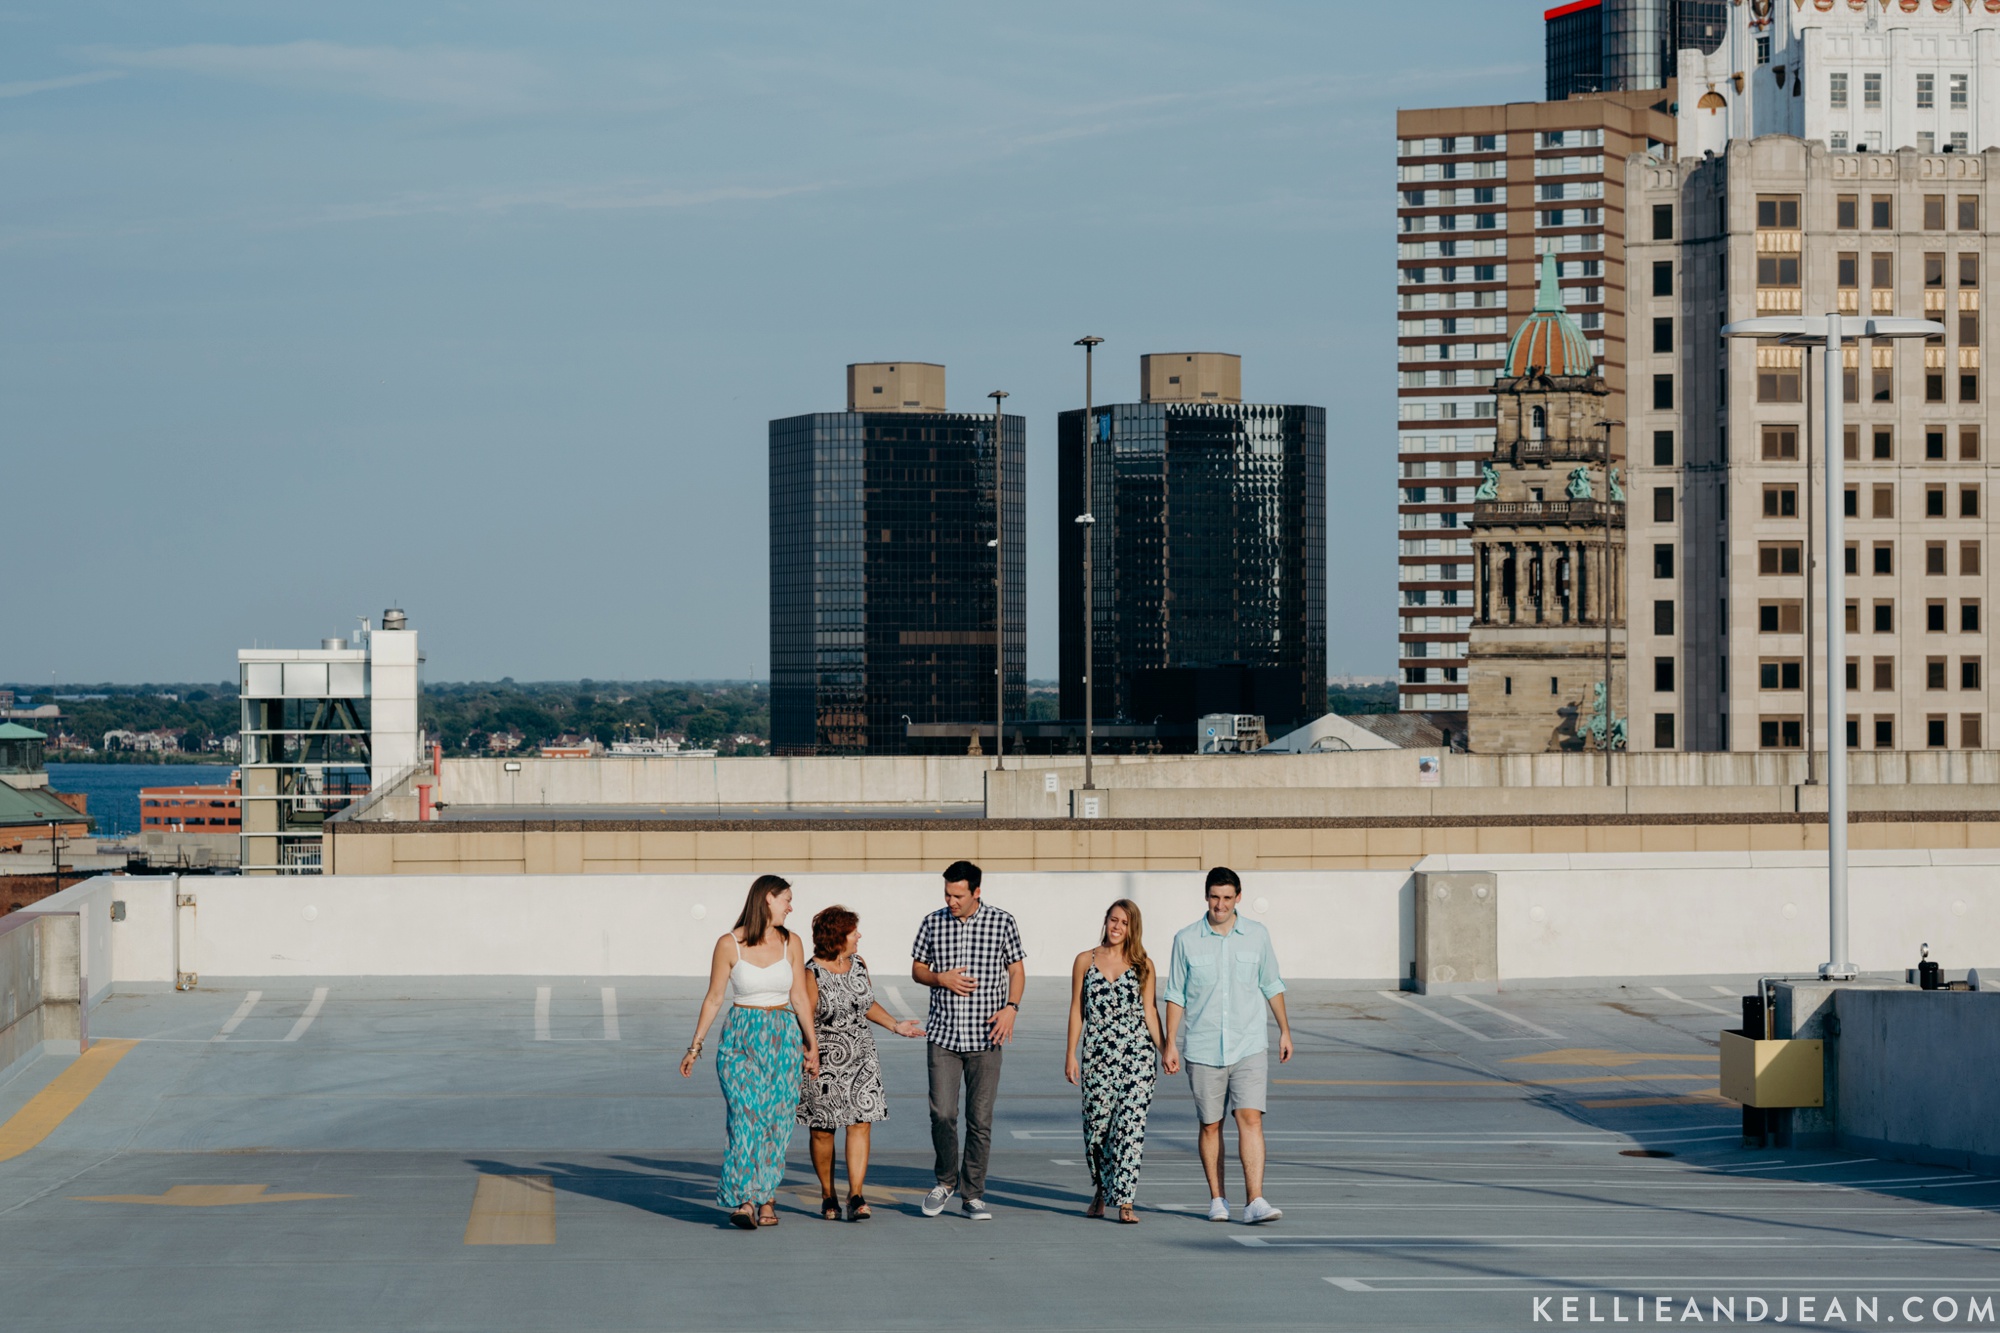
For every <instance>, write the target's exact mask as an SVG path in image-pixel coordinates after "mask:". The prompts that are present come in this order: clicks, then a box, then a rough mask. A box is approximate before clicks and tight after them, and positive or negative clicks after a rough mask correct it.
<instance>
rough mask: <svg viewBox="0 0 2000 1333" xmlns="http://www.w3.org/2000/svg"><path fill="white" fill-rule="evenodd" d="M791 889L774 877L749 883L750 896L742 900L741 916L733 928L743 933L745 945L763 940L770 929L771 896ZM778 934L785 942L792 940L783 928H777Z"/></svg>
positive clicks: (757, 879) (787, 882)
mask: <svg viewBox="0 0 2000 1333" xmlns="http://www.w3.org/2000/svg"><path fill="white" fill-rule="evenodd" d="M791 887H792V886H791V882H790V881H789V880H784V879H780V878H779V877H778V876H776V875H759V876H757V878H756V880H755V881H753V882H752V883H751V885H750V896H749V897H747V898H745V899H744V900H743V915H741V916H739V917H737V918H736V926H735V929H737V930H740V931H742V932H743V942H744V943H745V944H748V945H751V946H755V945H756V944H757V943H758V941H760V940H762V939H763V938H764V932H765V931H767V930H769V929H770V928H771V895H772V894H774V893H783V892H784V891H785V890H786V889H789V888H791ZM778 934H779V935H781V936H783V937H784V939H785V940H786V941H787V942H790V940H791V938H792V932H791V931H789V930H786V929H785V928H784V927H783V926H779V927H778Z"/></svg>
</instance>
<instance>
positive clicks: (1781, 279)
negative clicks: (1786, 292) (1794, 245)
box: [1757, 255, 1799, 287]
mask: <svg viewBox="0 0 2000 1333" xmlns="http://www.w3.org/2000/svg"><path fill="white" fill-rule="evenodd" d="M1757 285H1758V286H1759V287H1796V286H1798V285H1799V257H1798V256H1797V255H1759V256H1757Z"/></svg>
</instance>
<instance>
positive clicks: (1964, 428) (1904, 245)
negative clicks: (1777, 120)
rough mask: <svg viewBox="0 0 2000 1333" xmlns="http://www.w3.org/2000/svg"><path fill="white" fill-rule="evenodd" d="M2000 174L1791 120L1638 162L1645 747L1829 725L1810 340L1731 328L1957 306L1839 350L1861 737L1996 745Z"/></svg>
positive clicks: (1816, 403) (1923, 745) (1990, 154)
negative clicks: (1990, 321)
mask: <svg viewBox="0 0 2000 1333" xmlns="http://www.w3.org/2000/svg"><path fill="white" fill-rule="evenodd" d="M1996 177H2000V149H1993V150H1988V151H1986V152H1981V153H1971V154H1965V153H1924V152H1919V151H1917V150H1915V149H1911V148H1904V149H1902V150H1900V151H1896V152H1883V153H1875V152H1867V153H1845V152H1832V151H1829V150H1828V149H1827V147H1826V146H1825V144H1823V143H1821V142H1818V141H1810V140H1803V139H1796V138H1792V137H1789V136H1782V135H1769V136H1766V137H1763V138H1758V139H1753V140H1736V141H1734V142H1731V143H1730V144H1729V145H1728V149H1727V152H1726V153H1724V154H1722V155H1720V156H1715V157H1707V156H1704V157H1701V158H1686V159H1682V160H1679V161H1666V160H1661V159H1658V158H1655V159H1650V160H1649V159H1647V158H1643V157H1641V158H1637V159H1635V160H1634V161H1633V162H1632V163H1631V165H1630V167H1629V187H1628V191H1627V198H1628V200H1629V201H1630V204H1631V210H1632V216H1633V217H1634V218H1636V219H1638V220H1639V224H1640V225H1639V230H1640V232H1641V235H1639V236H1635V237H1633V238H1631V239H1630V240H1629V241H1628V246H1627V253H1628V256H1629V259H1630V265H1631V271H1632V273H1633V274H1635V275H1636V276H1637V281H1636V282H1635V283H1634V284H1633V294H1632V299H1631V321H1632V328H1633V330H1634V331H1635V332H1636V334H1637V336H1636V337H1635V338H1634V340H1633V344H1634V352H1633V355H1632V359H1631V364H1630V373H1631V376H1632V381H1633V384H1634V385H1636V386H1637V391H1636V392H1633V393H1632V394H1631V395H1630V410H1629V412H1628V417H1629V420H1630V425H1629V426H1628V428H1627V429H1628V434H1629V437H1630V439H1631V440H1632V441H1633V448H1632V450H1631V460H1630V461H1631V481H1630V483H1629V484H1628V486H1627V491H1628V493H1629V494H1630V496H1631V499H1632V504H1631V509H1632V513H1631V519H1632V523H1631V527H1630V530H1629V531H1630V541H1631V544H1632V552H1631V556H1632V558H1631V565H1630V597H1631V602H1632V605H1633V606H1634V608H1635V610H1636V612H1637V614H1636V615H1635V616H1634V618H1633V619H1634V623H1633V625H1632V633H1631V656H1632V662H1633V676H1634V682H1633V683H1634V686H1635V690H1634V695H1633V699H1632V706H1631V711H1632V714H1633V719H1632V726H1631V746H1632V748H1633V749H1634V750H1673V749H1685V750H1758V749H1767V750H1795V749H1799V748H1801V747H1803V746H1807V745H1811V746H1814V747H1816V748H1817V747H1823V746H1824V745H1825V743H1826V736H1825V723H1824V712H1825V706H1824V705H1825V698H1826V696H1825V689H1826V663H1825V659H1824V634H1825V623H1826V622H1825V619H1824V617H1825V616H1826V614H1827V607H1826V604H1825V599H1824V586H1825V585H1824V582H1823V579H1822V577H1821V572H1820V571H1819V570H1818V569H1817V567H1816V564H1815V560H1814V553H1815V551H1816V549H1817V546H1818V543H1819V541H1820V539H1821V537H1822V536H1823V534H1824V530H1825V529H1824V510H1823V507H1822V506H1823V504H1824V498H1825V497H1824V486H1823V482H1824V477H1825V471H1824V454H1823V451H1824V448H1825V442H1824V439H1823V424H1824V423H1823V412H1822V397H1823V388H1822V386H1821V383H1820V379H1819V374H1818V365H1817V362H1818V356H1817V354H1816V353H1810V352H1807V351H1805V350H1804V349H1801V348H1798V347H1788V346H1783V345H1780V344H1769V345H1764V344H1758V343H1755V342H1752V341H1749V340H1743V339H1732V340H1730V341H1729V342H1728V344H1727V345H1724V343H1723V340H1722V339H1721V337H1720V330H1721V328H1722V326H1723V325H1724V324H1726V323H1729V322H1732V321H1735V320H1741V319H1747V318H1750V317H1752V316H1755V315H1773V314H1799V313H1804V314H1807V315H1816V314H1824V313H1826V312H1827V311H1829V310H1838V311H1840V312H1842V313H1845V314H1877V315H1896V316H1905V317H1917V318H1929V319H1933V320H1938V321H1941V322H1942V323H1943V324H1944V325H1945V328H1946V333H1945V334H1944V336H1943V337H1941V338H1937V339H1934V340H1932V341H1931V342H1930V343H1928V344H1926V343H1924V342H1922V341H1911V342H1893V343H1892V342H1886V341H1885V342H1879V343H1875V344H1874V345H1872V346H1871V345H1867V344H1865V343H1864V344H1863V345H1860V346H1856V347H1852V348H1849V349H1846V351H1845V352H1844V354H1843V358H1842V359H1843V361H1844V366H1843V371H1842V378H1843V383H1842V394H1843V398H1844V399H1845V405H1844V408H1843V416H1844V418H1845V431H1844V438H1843V439H1842V440H1841V441H1840V444H1839V447H1840V448H1841V449H1842V452H1843V457H1844V459H1845V478H1844V480H1845V486H1844V492H1845V493H1844V495H1843V497H1842V503H1843V512H1844V513H1845V515H1846V517H1845V520H1844V527H1845V544H1846V550H1845V552H1844V554H1843V560H1844V562H1845V566H1846V573H1847V579H1846V592H1845V600H1846V605H1845V607H1843V608H1841V609H1840V610H1841V614H1842V615H1843V616H1844V617H1845V625H1846V630H1847V642H1846V659H1847V660H1846V661H1845V662H1844V663H1843V664H1842V669H1843V670H1844V672H1845V675H1846V682H1847V690H1848V694H1847V703H1848V713H1847V719H1846V729H1847V733H1848V743H1849V744H1850V745H1854V746H1858V747H1860V748H1866V749H1882V750H1921V749H1973V750H1976V749H1983V748H1986V747H1987V746H1988V745H1989V744H1990V736H1991V728H1992V725H1993V724H1992V699H1991V692H1990V689H1989V686H1988V682H1987V670H1988V667H1989V666H1990V665H1991V664H1992V662H1993V645H1992V644H1991V642H1990V633H1989V625H1988V617H1989V615H1990V613H1991V610H1992V608H1993V604H1994V596H1995V589H1994V587H1993V586H1992V578H1993V576H1992V573H1991V569H1992V557H1993V540H1994V537H1995V535H1996V534H1995V532H1994V529H1993V520H1992V516H1991V504H1992V497H1993V490H1994V483H1995V481H1996V480H2000V478H1996V477H1995V475H1994V472H1993V465H1992V461H1991V451H1992V449H1993V447H1994V427H1995V425H1996V424H2000V423H1996V421H1995V412H1994V407H1993V397H1992V385H1991V384H1990V383H1989V382H1988V381H1987V380H1986V379H1985V378H1984V373H1983V365H1982V360H1983V354H1984V341H1985V338H1984V332H1985V330H1984V324H1983V315H1982V306H1983V293H1984V285H1985V283H1986V280H1987V278H1988V276H1989V275H1990V274H1991V273H1992V272H1993V265H1994V262H1995V260H1996V259H2000V247H1996V244H1995V239H1996V235H1995V230H1994V225H1995V224H1994V215H1995V209H1996V208H2000V192H1996V190H1995V181H1996Z"/></svg>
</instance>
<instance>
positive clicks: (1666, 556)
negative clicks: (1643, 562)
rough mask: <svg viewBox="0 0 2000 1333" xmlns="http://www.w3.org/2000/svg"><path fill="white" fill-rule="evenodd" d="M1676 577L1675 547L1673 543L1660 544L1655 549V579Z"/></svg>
mask: <svg viewBox="0 0 2000 1333" xmlns="http://www.w3.org/2000/svg"><path fill="white" fill-rule="evenodd" d="M1673 576H1674V546H1673V543H1672V542H1660V543H1658V544H1656V545H1655V546H1654V547H1653V577H1654V578H1656V579H1670V578H1672V577H1673Z"/></svg>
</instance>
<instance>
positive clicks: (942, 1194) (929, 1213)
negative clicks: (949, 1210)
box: [923, 1185, 957, 1217]
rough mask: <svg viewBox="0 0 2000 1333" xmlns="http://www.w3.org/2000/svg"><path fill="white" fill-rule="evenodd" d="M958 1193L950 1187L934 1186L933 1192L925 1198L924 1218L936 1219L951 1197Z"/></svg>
mask: <svg viewBox="0 0 2000 1333" xmlns="http://www.w3.org/2000/svg"><path fill="white" fill-rule="evenodd" d="M956 1192H957V1191H955V1190H953V1189H952V1187H951V1186H949V1185H934V1186H932V1187H931V1192H930V1193H929V1194H926V1195H925V1196H924V1205H923V1206H924V1216H925V1217H936V1216H937V1215H938V1214H939V1213H941V1212H943V1211H944V1206H945V1204H946V1203H948V1202H950V1200H951V1196H952V1195H953V1194H954V1193H956Z"/></svg>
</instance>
